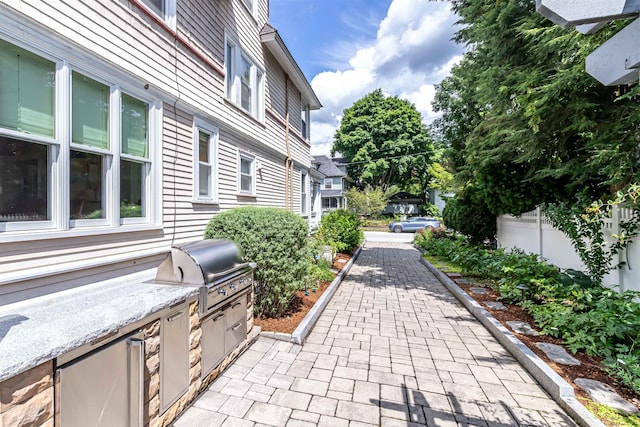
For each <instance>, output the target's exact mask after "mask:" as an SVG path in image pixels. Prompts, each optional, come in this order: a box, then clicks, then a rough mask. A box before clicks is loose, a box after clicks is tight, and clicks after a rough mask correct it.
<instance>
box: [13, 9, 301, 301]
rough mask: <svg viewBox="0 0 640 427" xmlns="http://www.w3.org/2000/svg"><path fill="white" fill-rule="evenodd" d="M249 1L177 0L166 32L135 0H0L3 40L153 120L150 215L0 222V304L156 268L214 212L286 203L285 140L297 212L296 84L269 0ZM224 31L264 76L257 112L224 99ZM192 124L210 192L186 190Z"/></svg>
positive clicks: (190, 181) (191, 183) (190, 186)
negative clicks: (208, 156)
mask: <svg viewBox="0 0 640 427" xmlns="http://www.w3.org/2000/svg"><path fill="white" fill-rule="evenodd" d="M255 1H256V2H257V5H256V8H255V14H253V13H252V12H251V11H250V10H249V9H248V8H247V7H246V5H245V3H244V2H243V0H220V1H214V2H198V1H196V0H180V1H177V2H176V7H177V10H176V26H175V32H172V30H171V28H170V25H169V26H167V24H165V23H163V22H162V20H161V19H159V18H158V17H155V16H154V15H153V13H150V12H149V11H148V10H146V9H145V7H144V6H142V5H141V2H140V1H139V0H86V1H60V0H43V1H36V0H21V1H15V0H0V40H4V41H7V42H9V43H11V44H15V45H18V46H20V47H22V48H24V49H26V50H28V51H31V52H33V53H35V54H37V55H42V56H44V57H46V58H48V59H51V60H52V61H54V62H57V63H58V64H68V67H70V68H71V69H73V70H78V71H79V72H81V73H84V74H87V75H89V76H91V77H95V78H96V79H98V80H104V81H106V82H108V83H109V84H112V85H117V86H118V87H121V88H122V90H123V91H126V92H127V93H132V94H133V95H135V96H139V97H141V98H142V99H144V100H145V101H147V100H148V101H149V102H150V103H152V104H153V105H154V106H157V110H158V120H159V121H160V123H159V124H158V126H157V132H156V134H155V137H153V138H151V137H150V144H151V146H152V147H151V151H153V152H154V153H155V157H154V158H153V159H152V160H153V166H152V173H151V183H150V186H151V193H150V198H151V200H150V201H149V203H150V204H149V209H150V210H151V211H152V213H151V215H150V216H149V218H148V220H147V221H146V222H145V223H140V224H131V225H129V224H126V225H117V224H111V225H109V226H99V227H76V228H73V227H70V226H69V225H68V224H69V222H68V221H66V222H64V221H63V222H61V223H62V224H63V227H62V228H60V227H59V226H57V227H54V228H53V229H49V230H38V229H30V230H26V231H18V232H13V231H0V297H1V298H2V301H3V303H10V302H13V301H17V300H20V299H23V298H27V297H30V296H35V295H38V294H42V293H49V292H52V291H56V290H61V289H65V288H68V287H74V286H79V285H82V284H87V283H91V282H94V281H96V280H103V279H106V278H109V277H113V276H116V275H121V274H124V273H128V272H132V271H136V270H141V269H145V268H149V267H150V266H154V265H157V264H158V262H159V261H160V260H161V259H162V258H163V257H164V255H165V254H166V252H167V251H168V249H169V247H170V246H171V244H179V243H184V242H187V241H192V240H197V239H201V238H202V235H203V231H204V228H205V226H206V223H207V221H208V220H209V219H210V218H211V217H212V216H213V215H215V214H216V213H218V212H221V211H225V210H228V209H232V208H234V207H237V206H244V205H253V206H275V207H281V208H284V207H285V202H284V200H285V186H286V184H285V160H286V158H287V154H288V153H287V140H288V142H289V155H290V157H291V158H292V160H293V163H294V165H295V167H294V171H293V183H292V187H291V188H292V195H293V201H294V206H293V209H294V212H300V209H301V202H300V194H301V187H300V185H301V183H300V170H301V169H303V168H309V167H310V153H309V150H310V146H309V144H308V143H307V141H305V140H304V139H303V138H302V136H301V133H300V108H301V92H300V90H298V88H296V87H295V85H294V84H293V83H292V82H291V81H290V80H289V79H288V78H287V76H286V73H285V72H284V71H283V68H282V67H281V66H280V65H279V64H278V62H277V60H276V59H275V58H274V57H273V56H272V55H271V54H270V53H269V52H268V51H267V50H266V49H265V48H264V47H263V45H262V43H261V41H260V30H261V28H262V27H263V25H264V24H265V23H266V22H267V20H268V0H259V1H258V0H255ZM227 39H230V40H233V41H234V42H235V43H238V45H239V46H240V47H241V48H242V50H243V52H244V53H245V54H246V55H247V56H248V57H249V58H250V59H251V61H252V62H253V63H254V64H255V66H256V67H257V69H258V70H260V71H261V72H263V73H264V99H265V105H264V110H265V111H264V114H262V115H263V117H262V118H260V117H253V116H252V115H251V114H249V113H247V112H246V111H244V110H243V109H242V108H240V107H239V106H238V105H236V104H235V103H234V102H233V101H232V100H230V99H228V98H227V95H226V80H225V41H226V40H227ZM287 98H288V103H287V102H286V101H285V99H287ZM287 107H288V108H289V115H288V116H289V117H288V119H289V124H288V125H287V122H286V120H287V110H286V108H287ZM200 125H205V126H206V129H207V130H211V129H213V130H214V132H215V134H216V150H215V154H216V157H217V159H216V160H217V161H216V163H215V165H214V173H215V174H216V178H217V179H216V180H215V182H216V185H215V187H216V188H215V190H216V191H215V193H216V194H215V197H214V198H213V199H212V200H209V201H202V200H197V198H196V195H195V193H194V188H195V185H196V183H195V176H194V169H195V166H194V165H197V159H194V156H195V155H196V152H195V147H196V144H195V139H194V135H196V129H198V128H200ZM287 129H288V130H289V137H288V138H287ZM154 132H155V131H154ZM1 134H2V131H0V135H1ZM241 153H242V154H244V155H248V156H249V157H251V158H252V159H253V164H254V168H255V174H254V183H255V191H254V194H252V195H246V194H241V192H240V191H239V156H240V154H241ZM307 194H309V191H308V192H307ZM63 216H64V215H63Z"/></svg>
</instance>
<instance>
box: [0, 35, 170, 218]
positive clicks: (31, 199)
mask: <svg viewBox="0 0 640 427" xmlns="http://www.w3.org/2000/svg"><path fill="white" fill-rule="evenodd" d="M157 114H159V110H158V109H157V107H153V106H152V105H151V104H149V103H148V102H146V101H143V100H140V99H138V98H135V97H133V96H131V95H128V94H126V93H124V92H123V91H122V90H121V89H120V87H119V86H117V85H114V84H108V83H106V82H100V81H98V80H97V79H94V78H91V77H88V76H87V75H85V74H83V73H82V72H80V71H77V70H72V68H71V67H70V66H69V65H68V64H67V63H65V62H63V61H59V62H57V63H56V62H53V61H49V60H47V59H44V58H42V57H40V56H38V55H35V54H33V53H31V52H29V51H27V50H25V49H22V48H19V47H17V46H14V45H12V44H9V43H7V42H4V41H1V40H0V189H1V190H0V231H19V230H35V229H58V230H67V229H69V228H72V227H81V226H117V225H119V224H123V223H130V222H140V223H150V222H151V215H150V202H149V201H150V199H151V198H150V191H151V188H150V187H151V184H150V179H151V176H152V157H151V155H150V135H151V132H150V122H151V121H152V120H153V121H154V122H159V121H158V120H157V119H155V120H154V119H153V116H155V115H157ZM67 130H68V131H67ZM116 130H120V132H117V131H116Z"/></svg>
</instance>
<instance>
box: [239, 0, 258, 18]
mask: <svg viewBox="0 0 640 427" xmlns="http://www.w3.org/2000/svg"><path fill="white" fill-rule="evenodd" d="M242 1H243V3H244V4H245V6H247V9H249V11H250V12H251V14H252V15H255V14H256V9H255V7H256V0H242Z"/></svg>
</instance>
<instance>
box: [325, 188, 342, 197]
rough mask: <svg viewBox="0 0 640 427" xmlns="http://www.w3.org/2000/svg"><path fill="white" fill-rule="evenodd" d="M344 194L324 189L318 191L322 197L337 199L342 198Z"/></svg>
mask: <svg viewBox="0 0 640 427" xmlns="http://www.w3.org/2000/svg"><path fill="white" fill-rule="evenodd" d="M343 194H344V192H343V191H342V190H325V189H324V188H323V189H322V191H320V195H321V196H322V197H337V196H342V195H343Z"/></svg>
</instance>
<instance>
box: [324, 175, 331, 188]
mask: <svg viewBox="0 0 640 427" xmlns="http://www.w3.org/2000/svg"><path fill="white" fill-rule="evenodd" d="M332 186H333V179H332V178H325V180H324V189H325V190H331V187H332Z"/></svg>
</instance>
